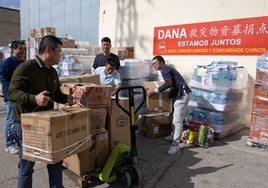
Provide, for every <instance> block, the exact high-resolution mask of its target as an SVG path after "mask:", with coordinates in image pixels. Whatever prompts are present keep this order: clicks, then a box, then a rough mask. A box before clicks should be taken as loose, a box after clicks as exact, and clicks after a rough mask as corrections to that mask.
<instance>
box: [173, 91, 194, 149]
mask: <svg viewBox="0 0 268 188" xmlns="http://www.w3.org/2000/svg"><path fill="white" fill-rule="evenodd" d="M190 98H191V93H188V94H186V93H185V96H183V97H182V98H181V99H178V100H175V101H174V103H173V116H172V135H173V142H172V144H175V145H179V143H180V138H181V133H182V130H183V121H184V119H185V117H186V112H187V107H188V103H189V100H190Z"/></svg>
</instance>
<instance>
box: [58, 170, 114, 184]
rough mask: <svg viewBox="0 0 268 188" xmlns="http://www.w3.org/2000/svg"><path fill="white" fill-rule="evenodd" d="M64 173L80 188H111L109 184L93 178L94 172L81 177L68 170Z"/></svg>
mask: <svg viewBox="0 0 268 188" xmlns="http://www.w3.org/2000/svg"><path fill="white" fill-rule="evenodd" d="M63 173H64V174H65V175H66V176H67V177H68V178H70V179H71V180H72V181H73V182H74V183H75V184H77V185H78V186H79V187H80V188H85V187H96V186H100V185H101V186H102V187H109V184H107V183H104V182H102V181H100V180H99V179H97V178H95V177H94V176H93V174H94V172H91V173H88V174H85V175H83V176H82V177H81V176H78V175H77V174H75V173H74V172H72V171H70V170H69V169H67V168H64V169H63Z"/></svg>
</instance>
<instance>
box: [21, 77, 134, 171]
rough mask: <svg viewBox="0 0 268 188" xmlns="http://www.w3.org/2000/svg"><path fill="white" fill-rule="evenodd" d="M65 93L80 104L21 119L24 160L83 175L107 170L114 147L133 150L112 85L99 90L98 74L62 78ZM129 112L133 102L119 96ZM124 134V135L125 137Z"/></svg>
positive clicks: (32, 114)
mask: <svg viewBox="0 0 268 188" xmlns="http://www.w3.org/2000/svg"><path fill="white" fill-rule="evenodd" d="M60 82H61V84H62V86H61V90H62V92H63V93H65V94H71V95H73V97H74V98H75V99H76V101H77V105H74V106H72V107H66V106H64V105H59V104H55V109H54V110H50V111H42V112H34V113H27V114H23V115H22V128H23V149H24V156H23V157H24V158H25V159H28V160H32V161H43V162H46V163H55V162H57V161H59V160H63V165H64V166H65V167H66V168H68V169H69V170H70V171H72V172H74V173H75V174H77V175H78V176H83V175H86V174H89V173H91V172H93V171H94V170H96V169H99V168H101V167H103V166H104V164H105V162H106V160H107V158H108V157H109V154H110V152H111V150H112V148H113V146H115V145H117V144H125V145H127V146H129V147H130V145H131V143H130V127H129V125H130V121H129V117H128V115H127V114H126V113H125V112H123V111H122V110H121V109H120V108H119V107H118V106H117V105H116V101H115V99H114V98H112V97H111V91H112V90H111V86H105V85H99V83H100V80H99V75H88V74H86V75H76V76H70V77H65V78H63V79H60ZM119 103H120V104H121V105H122V106H124V107H125V108H126V109H128V105H129V99H128V98H121V97H119ZM122 135H124V136H122Z"/></svg>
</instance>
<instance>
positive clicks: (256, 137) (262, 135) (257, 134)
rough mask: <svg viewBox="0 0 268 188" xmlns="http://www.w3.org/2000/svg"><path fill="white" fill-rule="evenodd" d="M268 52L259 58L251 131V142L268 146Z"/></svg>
mask: <svg viewBox="0 0 268 188" xmlns="http://www.w3.org/2000/svg"><path fill="white" fill-rule="evenodd" d="M267 57H268V52H265V53H264V54H263V55H262V56H260V57H259V58H258V60H257V66H256V67H257V69H256V79H255V85H254V93H253V94H254V96H253V101H252V114H251V126H250V132H249V142H250V144H254V145H258V146H261V147H265V148H266V147H267V146H268V139H267V135H268V126H267V121H268V69H267V67H268V66H267V65H268V62H267V60H266V59H267Z"/></svg>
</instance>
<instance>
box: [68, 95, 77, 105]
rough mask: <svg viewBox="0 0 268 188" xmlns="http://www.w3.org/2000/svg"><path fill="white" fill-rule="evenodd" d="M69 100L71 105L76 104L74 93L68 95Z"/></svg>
mask: <svg viewBox="0 0 268 188" xmlns="http://www.w3.org/2000/svg"><path fill="white" fill-rule="evenodd" d="M67 102H68V104H69V105H70V106H72V105H74V104H75V100H74V97H73V96H72V95H68V97H67Z"/></svg>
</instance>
